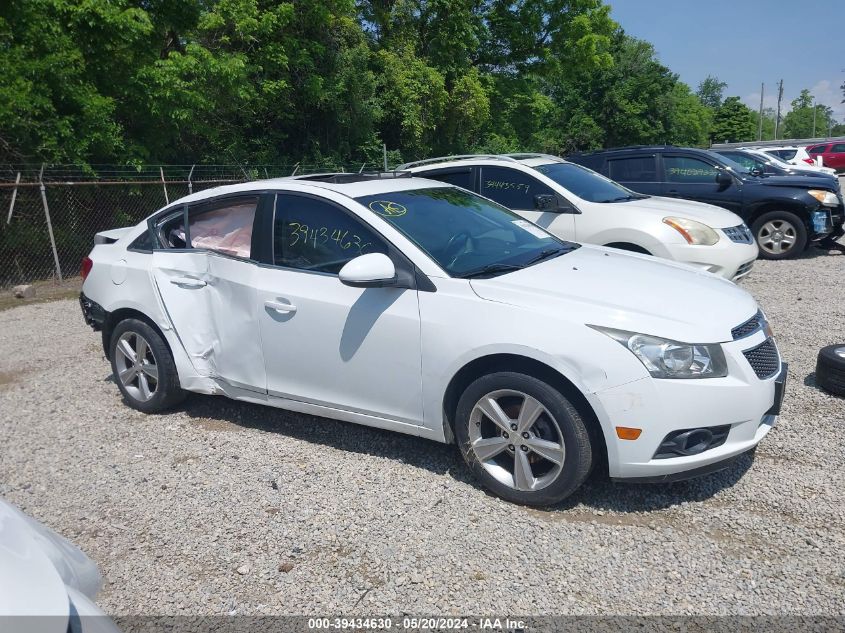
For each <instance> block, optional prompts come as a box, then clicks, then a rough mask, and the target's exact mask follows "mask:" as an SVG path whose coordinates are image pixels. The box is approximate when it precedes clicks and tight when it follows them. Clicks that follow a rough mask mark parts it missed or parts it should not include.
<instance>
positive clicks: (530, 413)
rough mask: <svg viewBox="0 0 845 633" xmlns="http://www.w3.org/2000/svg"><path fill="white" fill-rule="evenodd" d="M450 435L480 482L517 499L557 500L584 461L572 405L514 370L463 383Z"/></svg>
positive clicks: (585, 468) (586, 455)
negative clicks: (462, 390) (452, 434)
mask: <svg viewBox="0 0 845 633" xmlns="http://www.w3.org/2000/svg"><path fill="white" fill-rule="evenodd" d="M491 399H492V400H493V401H495V403H496V405H497V406H496V407H494V406H492V405H491V404H490V400H491ZM497 407H498V408H497ZM491 412H492V413H491ZM488 413H490V415H488ZM493 418H498V420H497V421H494V419H493ZM455 437H456V440H457V442H458V446H459V448H460V451H461V454H462V455H463V458H464V461H466V463H467V465H468V466H469V468H470V470H471V471H472V473H473V474H474V475H475V476H476V478H477V479H478V480H479V481H480V482H481V483H482V485H484V487H486V488H487V489H489V490H490V491H491V492H493V493H494V494H496V495H498V496H500V497H502V498H503V499H506V500H508V501H512V502H515V503H519V504H524V505H535V506H546V505H552V504H554V503H557V502H559V501H562V500H563V499H565V498H566V497H568V496H569V495H571V494H572V493H573V492H575V491H576V490H577V489H578V487H579V486H581V484H582V483H583V482H584V480H585V479H586V478H587V475H589V473H590V468H591V466H592V459H593V453H592V446H591V443H590V435H589V433H588V430H587V427H586V425H585V423H584V420H583V419H582V417H581V415H580V414H579V413H578V411H577V410H576V408H575V407H574V406H573V405H572V403H571V402H569V400H567V399H566V397H564V396H563V395H562V394H561V393H560V392H559V391H558V390H557V389H555V388H554V387H552V386H551V385H549V384H547V383H545V382H543V381H542V380H539V379H537V378H534V377H532V376H528V375H526V374H521V373H517V372H497V373H493V374H488V375H486V376H482V377H481V378H478V379H477V380H475V381H474V382H473V383H472V384H470V385H469V386H468V387H467V388H466V390H465V391H464V393H463V395H462V396H461V398H460V400H459V401H458V407H457V411H456V415H455ZM497 451H498V452H497ZM525 464H527V465H528V470H527V471H526V470H525ZM526 484H528V485H526Z"/></svg>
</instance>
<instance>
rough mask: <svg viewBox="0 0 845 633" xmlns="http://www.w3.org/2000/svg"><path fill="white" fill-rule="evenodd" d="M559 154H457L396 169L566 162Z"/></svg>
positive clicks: (532, 165)
mask: <svg viewBox="0 0 845 633" xmlns="http://www.w3.org/2000/svg"><path fill="white" fill-rule="evenodd" d="M566 162H567V161H565V160H564V159H563V158H561V157H560V156H553V155H551V154H537V153H533V152H523V153H517V154H458V155H454V156H439V157H437V158H426V159H425V160H418V161H413V162H410V163H405V164H404V165H400V166H399V167H398V169H407V170H409V171H412V172H413V171H421V170H428V169H443V168H449V167H470V166H472V165H479V164H482V165H497V166H499V165H507V166H510V167H514V166H516V165H524V166H525V167H536V166H538V165H549V164H552V163H566Z"/></svg>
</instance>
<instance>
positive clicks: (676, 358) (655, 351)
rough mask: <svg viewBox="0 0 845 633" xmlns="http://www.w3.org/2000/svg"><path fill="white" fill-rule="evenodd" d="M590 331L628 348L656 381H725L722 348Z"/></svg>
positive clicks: (621, 332)
mask: <svg viewBox="0 0 845 633" xmlns="http://www.w3.org/2000/svg"><path fill="white" fill-rule="evenodd" d="M590 327H591V328H593V329H594V330H598V331H599V332H601V333H602V334H607V335H608V336H609V337H610V338H612V339H614V340H615V341H618V342H619V343H621V344H622V345H624V346H625V347H627V348H628V349H629V350H630V351H631V352H632V353H633V354H634V356H636V357H637V358H639V359H640V362H641V363H642V364H643V365H644V366H645V368H646V369H647V370H648V373H650V374H651V375H652V376H654V377H655V378H723V377H724V376H727V375H728V364H727V361H726V360H725V353H724V352H723V351H722V346H721V345H719V344H718V343H715V344H700V345H699V344H695V343H680V342H678V341H672V340H669V339H665V338H660V337H657V336H650V335H648V334H637V333H636V332H626V331H625V330H615V329H613V328H606V327H599V326H597V325H591V326H590Z"/></svg>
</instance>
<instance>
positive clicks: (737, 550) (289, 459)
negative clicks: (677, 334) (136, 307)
mask: <svg viewBox="0 0 845 633" xmlns="http://www.w3.org/2000/svg"><path fill="white" fill-rule="evenodd" d="M843 273H845V256H842V255H836V254H825V253H822V252H820V251H812V252H810V253H809V254H808V255H807V256H806V257H805V258H803V259H800V260H797V261H787V262H764V261H761V262H758V263H757V265H756V268H755V271H754V272H753V274H752V276H751V277H750V278H749V279H747V280H746V281H745V282H743V285H744V287H745V288H747V289H748V290H749V291H750V292H752V293H753V294H754V295H755V296H756V297H757V299H758V300H759V301H760V303H761V304H762V305H763V307H764V309H765V310H766V311H767V312H768V314H769V316H770V318H771V321H772V323H773V325H774V328H775V332H776V334H777V336H778V341H779V344H780V347H781V351H782V354H783V356H784V357H785V359H786V360H787V361H788V362H789V363H790V369H791V376H790V382H789V385H788V389H787V395H786V401H785V405H784V410H783V414H782V416H781V418H780V421H779V423H778V425H777V426H776V427H775V429H774V430H773V431H772V433H770V434H769V436H768V438H767V439H766V440H764V442H763V443H762V444H761V445H760V447H759V449H758V450H757V453H756V457H755V459H754V461H753V462H752V460H751V458H747V457H746V458H743V459H742V460H741V461H740V462H739V463H738V464H737V465H736V466H735V467H734V468H733V469H731V470H728V471H723V472H722V473H717V474H715V475H710V476H708V477H705V478H702V479H698V480H695V481H692V482H686V483H676V484H671V485H632V484H612V483H609V482H607V481H602V480H595V481H592V482H591V483H589V484H588V485H587V486H586V487H585V489H584V490H583V491H582V492H580V493H578V494H577V496H576V497H575V498H573V499H570V500H569V501H568V502H567V503H566V504H565V505H563V506H561V507H558V508H554V509H551V510H548V511H545V510H533V509H526V508H523V507H519V506H515V505H510V504H508V503H505V502H502V501H499V500H497V499H495V498H493V497H491V496H488V495H487V494H485V493H484V492H483V491H482V490H481V489H480V488H478V487H477V486H476V485H475V484H474V483H473V482H472V481H471V480H470V479H469V477H468V475H467V473H466V471H465V470H464V467H463V464H462V462H461V461H460V457H459V455H458V453H457V449H456V448H455V447H453V446H444V445H440V444H435V443H431V442H427V441H424V440H419V439H416V438H411V437H405V436H401V435H397V434H391V433H387V432H382V431H378V430H373V429H368V428H364V427H359V426H355V425H352V424H344V423H339V422H333V421H329V420H321V419H316V418H310V417H307V416H301V415H294V414H288V413H286V412H283V411H279V410H274V409H270V408H264V407H259V406H252V405H247V404H241V403H235V402H231V401H227V400H224V399H222V398H213V397H205V396H195V397H192V398H190V399H189V400H188V402H187V403H186V404H185V405H183V406H182V407H181V408H180V409H179V410H178V411H177V412H175V413H172V414H169V415H161V416H146V415H143V414H141V413H138V412H135V411H133V410H131V409H129V408H128V407H126V406H124V405H123V404H122V403H121V400H120V396H119V393H118V390H117V388H116V387H115V385H114V384H113V383H112V382H111V371H110V369H109V366H108V365H107V363H106V361H105V360H104V359H103V357H102V353H101V349H100V339H99V334H95V333H93V332H92V331H91V330H90V329H89V328H88V327H87V326H85V325H84V323H83V321H82V317H81V315H80V311H79V307H78V305H77V304H76V303H75V302H73V301H67V300H63V301H56V302H52V303H42V304H35V305H27V306H23V307H19V308H14V309H11V310H7V311H4V312H0V441H1V442H2V443H0V482H2V483H0V494H1V495H2V496H4V497H5V498H6V499H8V500H9V501H11V502H12V503H15V504H17V505H18V506H20V507H21V508H22V509H23V510H25V511H26V512H28V513H30V514H32V515H33V516H35V517H36V518H38V519H40V520H41V521H43V522H44V523H46V524H47V525H50V526H51V527H53V528H54V529H56V530H57V531H59V532H60V533H62V534H63V535H65V536H66V537H68V538H69V539H71V540H72V541H74V542H75V543H76V544H78V545H79V546H80V547H81V548H82V549H83V550H84V551H86V552H87V553H88V554H89V555H90V556H91V557H92V558H93V559H94V560H95V561H96V562H97V563H98V565H99V567H100V569H101V571H102V572H103V575H104V576H105V578H106V585H105V587H104V589H103V591H102V593H101V594H100V596H99V600H98V601H99V603H100V605H101V606H102V607H103V608H104V609H105V610H106V611H107V612H109V613H111V614H115V615H117V614H120V615H129V614H221V613H233V612H235V613H266V614H321V615H325V614H342V615H355V614H358V615H373V614H399V613H417V614H445V613H455V614H457V613H467V614H470V613H473V614H490V613H498V614H503V613H505V614H507V613H510V614H525V615H528V614H535V615H536V614H550V613H556V614H563V613H567V614H658V613H663V614H670V613H671V614H678V613H690V614H692V613H695V614H725V613H731V614H782V613H791V614H843V613H845V601H843V595H845V559H843V556H842V552H843V551H845V529H843V524H844V523H845V522H844V521H843V519H845V504H843V481H845V464H843V456H845V434H843V432H842V430H843V423H845V406H844V405H845V400H842V399H839V398H835V397H833V396H830V395H827V394H825V393H823V392H821V391H820V390H819V389H818V388H817V387H816V386H815V383H814V380H813V371H814V368H815V358H816V353H817V351H818V349H819V348H820V347H822V346H824V345H828V344H831V343H835V342H842V341H845V328H843V324H845V284H843V279H845V274H843Z"/></svg>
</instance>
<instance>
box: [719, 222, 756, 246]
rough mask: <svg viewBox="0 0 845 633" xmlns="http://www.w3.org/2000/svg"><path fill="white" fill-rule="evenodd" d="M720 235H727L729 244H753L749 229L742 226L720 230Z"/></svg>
mask: <svg viewBox="0 0 845 633" xmlns="http://www.w3.org/2000/svg"><path fill="white" fill-rule="evenodd" d="M722 233H724V234H725V235H727V236H728V239H730V241H731V242H736V243H737V244H751V243H753V242H754V236H753V235H752V234H751V229H749V228H748V227H747V226H745V225H744V224H740V225H739V226H732V227H730V228H727V229H722Z"/></svg>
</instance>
